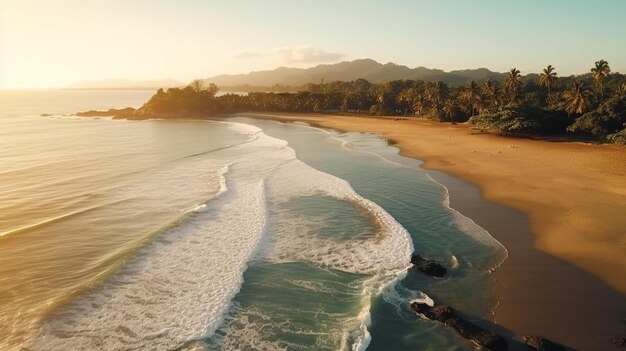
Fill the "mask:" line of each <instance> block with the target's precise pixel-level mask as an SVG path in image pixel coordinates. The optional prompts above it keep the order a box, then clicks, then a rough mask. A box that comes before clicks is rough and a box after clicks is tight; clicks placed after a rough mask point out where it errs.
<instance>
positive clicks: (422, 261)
mask: <svg viewBox="0 0 626 351" xmlns="http://www.w3.org/2000/svg"><path fill="white" fill-rule="evenodd" d="M411 263H413V266H414V267H415V268H417V269H418V270H419V271H420V272H422V273H424V274H426V275H430V276H433V277H443V276H444V275H445V274H446V272H447V269H446V268H445V267H444V266H442V265H440V264H439V263H437V262H435V261H433V260H429V259H426V258H423V257H422V256H420V255H418V254H413V255H412V256H411Z"/></svg>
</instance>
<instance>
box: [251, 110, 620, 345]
mask: <svg viewBox="0 0 626 351" xmlns="http://www.w3.org/2000/svg"><path fill="white" fill-rule="evenodd" d="M246 116H254V117H258V118H268V119H277V120H282V121H304V122H307V123H312V124H315V125H318V126H321V127H325V128H333V129H338V130H342V131H352V132H356V131H359V132H370V133H377V134H380V135H381V136H382V137H383V138H385V139H387V140H388V141H389V142H390V143H393V144H395V146H397V147H398V148H399V149H400V152H401V154H403V155H405V156H408V157H413V158H417V159H420V160H422V161H423V162H424V163H423V165H422V166H423V167H424V168H427V169H431V170H437V171H443V172H445V173H447V174H450V175H453V176H454V177H458V178H460V179H461V180H462V181H464V182H467V183H469V184H471V186H474V187H475V191H474V192H475V194H474V195H473V196H467V195H465V200H463V198H464V195H463V194H462V193H463V191H464V190H458V191H455V187H454V186H455V184H456V187H457V189H460V188H462V187H463V185H459V180H457V179H454V178H452V177H447V176H446V175H445V174H442V175H441V178H442V179H441V182H443V183H444V184H446V185H447V186H449V187H450V189H451V190H450V192H451V202H452V203H453V204H454V206H453V207H455V208H456V209H458V210H459V211H461V212H462V213H464V214H465V215H468V216H469V217H471V218H473V219H474V220H476V221H477V223H478V224H479V225H481V226H483V227H485V228H486V229H487V230H489V231H490V232H491V234H492V235H493V236H494V237H495V238H496V239H498V240H500V241H501V242H502V243H503V244H504V245H505V246H506V247H507V249H508V250H509V259H508V260H507V262H505V264H504V265H503V266H502V267H501V268H500V269H499V270H498V272H496V277H497V279H498V280H499V281H500V283H501V286H500V287H499V289H500V292H501V294H502V295H503V297H502V301H501V304H500V306H499V307H498V309H497V310H496V316H495V317H496V319H497V321H498V322H499V323H502V324H503V325H504V326H506V327H507V328H511V329H513V330H514V331H516V332H537V331H541V330H544V331H545V330H546V328H547V329H549V330H550V332H548V333H544V335H545V334H549V335H556V336H557V337H558V336H561V335H563V336H565V337H567V338H569V339H570V340H575V339H576V338H577V337H576V333H575V332H576V331H577V329H580V331H582V330H585V329H588V328H596V329H597V330H598V331H604V332H603V333H604V334H606V335H605V337H608V335H610V334H611V333H612V332H618V333H619V332H620V330H622V329H623V326H622V324H621V319H622V318H623V314H624V307H623V306H624V293H626V274H624V272H626V256H625V255H624V249H625V242H624V239H625V236H624V229H623V228H626V217H625V216H624V213H626V182H625V181H624V180H625V179H626V178H625V177H626V152H625V150H624V148H621V147H617V146H611V145H593V144H587V143H582V142H557V141H546V140H531V139H522V138H512V137H503V136H497V135H492V134H484V133H480V132H477V131H474V130H472V129H470V128H469V127H468V126H466V125H450V124H443V123H437V122H432V121H427V120H416V119H409V120H397V119H396V120H394V119H391V118H368V117H352V116H330V115H318V114H300V115H299V114H246ZM446 178H447V179H446ZM446 180H447V181H446ZM455 195H458V196H457V197H456V198H455ZM482 199H484V200H486V201H483V202H480V201H481V200H482ZM497 205H499V206H497ZM496 210H497V211H496ZM494 211H496V212H495V213H494ZM498 216H504V217H498ZM589 299H592V300H595V301H598V299H601V301H603V304H602V306H600V307H599V304H586V302H589ZM572 304H575V305H572ZM585 304H586V305H589V306H582V305H585ZM591 305H595V306H591ZM585 313H586V314H587V315H590V314H593V315H594V316H596V317H591V318H590V319H593V318H599V319H601V320H603V321H595V322H587V323H585V322H584V321H574V320H573V319H572V318H575V317H576V316H578V319H582V318H581V316H585ZM568 335H569V336H568ZM613 335H614V334H613ZM595 341H597V340H595ZM587 344H588V345H594V344H596V343H595V342H594V341H593V340H588V341H587Z"/></svg>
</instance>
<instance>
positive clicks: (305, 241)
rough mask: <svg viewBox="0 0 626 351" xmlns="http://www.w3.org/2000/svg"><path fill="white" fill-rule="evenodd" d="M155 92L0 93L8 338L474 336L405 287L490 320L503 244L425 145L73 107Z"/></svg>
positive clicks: (2, 268) (38, 344)
mask: <svg viewBox="0 0 626 351" xmlns="http://www.w3.org/2000/svg"><path fill="white" fill-rule="evenodd" d="M151 93H152V92H97V91H93V92H71V91H47V92H45V91H44V92H29V93H28V94H27V93H26V92H19V93H18V92H4V93H0V102H2V103H1V104H0V144H1V146H2V148H1V149H0V155H1V158H0V160H1V161H0V176H1V177H2V178H1V179H2V182H1V183H0V235H1V236H0V302H1V304H0V334H1V336H2V338H0V348H2V349H20V348H21V347H26V348H29V349H33V350H68V349H72V350H74V349H76V350H81V349H84V350H94V349H95V350H98V349H101V350H132V349H158V350H364V349H368V350H391V349H393V350H414V349H431V350H441V349H459V350H462V349H471V345H470V344H469V343H468V342H467V341H465V340H463V339H461V338H460V337H459V336H457V335H456V334H455V333H454V332H452V331H451V330H449V329H447V328H446V327H444V326H442V325H440V324H438V323H436V322H431V321H427V320H423V319H420V318H419V317H418V316H416V315H415V314H413V313H412V312H411V311H410V310H409V303H410V302H411V301H414V300H421V301H432V300H434V301H435V302H436V303H447V304H451V305H453V306H455V307H457V308H458V309H459V310H462V311H463V312H464V313H467V315H468V316H469V318H472V319H475V320H480V319H487V320H488V319H491V318H492V311H493V309H494V308H495V306H496V305H497V299H496V298H495V296H494V295H493V292H492V289H491V288H492V287H491V285H492V280H491V277H490V274H489V273H490V272H491V271H492V270H493V269H495V268H496V267H497V266H498V265H499V264H500V263H501V262H502V260H503V259H504V258H505V257H506V250H505V249H504V248H503V247H502V246H501V245H500V244H499V243H498V242H497V241H496V240H495V239H493V238H492V237H491V236H490V235H489V233H487V232H485V231H484V230H483V229H482V228H480V227H479V226H478V225H476V224H475V223H474V222H473V221H471V219H469V218H466V217H464V216H463V215H462V214H460V213H458V212H456V211H455V210H454V209H451V208H450V207H449V206H448V201H447V196H448V195H447V191H446V189H445V188H444V187H443V186H441V185H440V184H438V183H436V182H435V181H434V180H433V179H432V178H430V177H429V176H428V174H427V173H426V172H425V171H424V170H422V169H421V168H420V167H419V161H417V160H412V159H407V158H404V157H401V156H398V154H397V151H398V150H397V149H395V148H393V147H391V146H389V145H388V143H387V142H386V141H385V140H383V139H382V138H381V137H380V136H377V135H373V134H361V133H341V132H337V131H332V130H325V129H320V128H315V127H312V126H309V125H305V124H299V123H296V124H284V123H280V122H275V121H263V120H258V119H251V118H245V117H241V118H228V119H224V120H220V121H206V120H205V121H199V120H176V121H115V120H108V119H84V118H76V117H73V116H72V115H71V114H72V113H73V112H76V111H80V110H85V109H91V108H113V107H125V106H138V105H140V104H141V102H143V101H144V100H145V99H146V98H147V97H148V96H149V95H150V94H151ZM42 113H43V114H46V115H45V116H41V114H42ZM192 117H194V116H190V118H192ZM414 251H415V252H417V253H419V254H421V255H422V256H427V257H430V258H434V259H436V260H438V261H440V262H442V263H444V264H445V265H446V266H447V267H449V268H451V269H450V273H449V275H448V276H447V277H446V278H431V277H426V276H424V275H422V274H420V273H418V272H415V271H413V270H411V269H410V262H409V261H410V255H411V253H412V252H414ZM431 299H432V300H431Z"/></svg>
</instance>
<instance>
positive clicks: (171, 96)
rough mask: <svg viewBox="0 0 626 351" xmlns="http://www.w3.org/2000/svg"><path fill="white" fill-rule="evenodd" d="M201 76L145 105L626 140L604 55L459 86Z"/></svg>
mask: <svg viewBox="0 0 626 351" xmlns="http://www.w3.org/2000/svg"><path fill="white" fill-rule="evenodd" d="M217 91H218V88H217V87H216V86H215V85H213V84H210V85H205V84H203V81H201V80H195V81H193V82H192V83H191V84H190V85H189V86H188V87H186V88H183V89H180V88H172V89H168V90H167V91H166V92H165V91H163V90H159V91H158V92H157V94H156V95H155V96H153V97H152V98H151V100H150V101H149V102H148V103H147V104H146V105H144V107H146V106H147V107H149V108H150V107H152V110H151V111H152V112H155V113H156V112H158V113H178V114H189V113H202V114H219V113H232V112H243V111H267V112H305V113H306V112H312V113H336V114H356V115H362V114H365V115H376V116H417V117H425V118H429V119H433V120H437V121H441V122H450V123H461V122H467V123H469V124H470V125H471V126H473V127H474V128H478V129H482V130H488V131H495V132H498V133H502V134H538V135H541V134H552V135H554V134H566V133H567V134H572V133H573V134H576V135H580V136H586V137H589V138H594V139H597V140H602V141H608V142H614V143H620V144H626V129H625V127H626V125H625V124H626V76H624V75H622V74H619V73H611V69H610V66H609V63H608V62H607V61H605V60H599V61H597V62H595V64H594V66H593V67H592V68H591V70H590V72H589V73H587V74H583V75H579V76H569V77H560V76H558V74H557V72H556V69H555V67H553V66H552V65H549V66H547V67H546V68H545V69H543V71H542V72H541V73H540V74H528V75H526V76H522V74H521V72H520V71H519V70H518V69H516V68H512V69H511V70H510V71H509V72H508V73H507V74H506V78H505V79H504V80H503V81H491V80H487V81H470V82H468V83H467V84H463V85H447V84H445V83H443V82H431V81H420V80H417V81H416V80H395V81H391V82H387V83H379V84H376V83H371V82H368V81H367V80H365V79H357V80H355V81H350V82H343V81H336V82H328V83H321V84H307V85H306V86H304V87H302V88H300V89H299V91H295V92H250V93H248V94H247V95H238V94H225V95H221V96H217V95H216V93H217Z"/></svg>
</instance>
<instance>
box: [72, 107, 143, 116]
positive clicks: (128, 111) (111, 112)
mask: <svg viewBox="0 0 626 351" xmlns="http://www.w3.org/2000/svg"><path fill="white" fill-rule="evenodd" d="M134 112H135V109H134V108H132V107H126V108H122V109H115V108H111V109H108V110H106V111H97V110H90V111H85V112H77V113H76V116H80V117H120V116H129V115H132V114H133V113H134Z"/></svg>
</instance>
